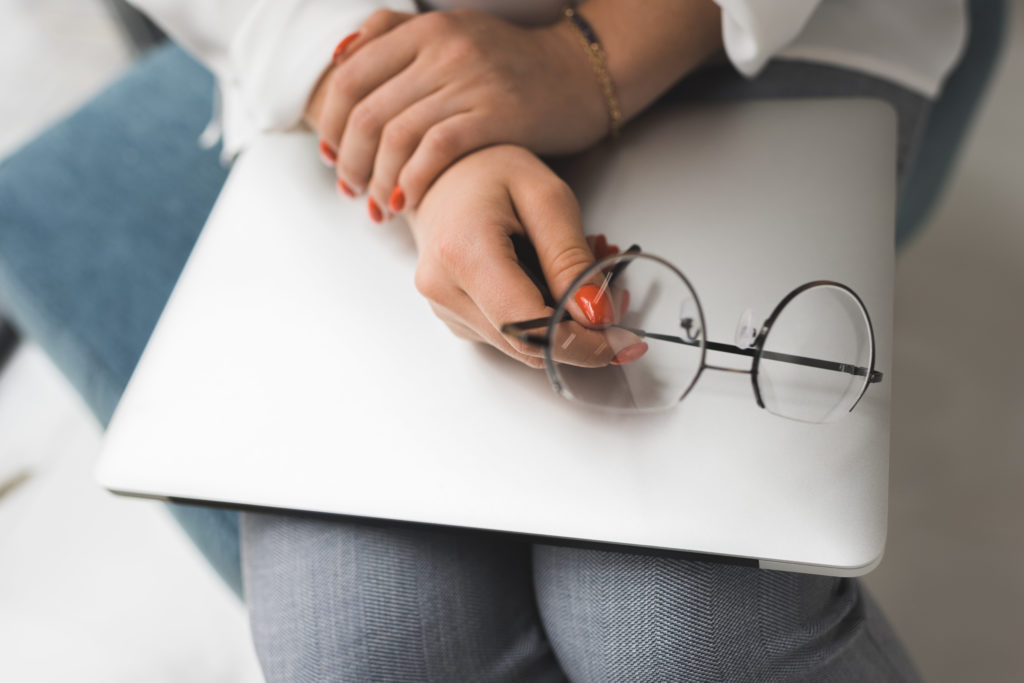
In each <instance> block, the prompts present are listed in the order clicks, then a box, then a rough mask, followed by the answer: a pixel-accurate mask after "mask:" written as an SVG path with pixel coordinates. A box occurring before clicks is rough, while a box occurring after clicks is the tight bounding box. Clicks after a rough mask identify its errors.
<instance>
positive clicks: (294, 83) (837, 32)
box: [131, 0, 966, 156]
mask: <svg viewBox="0 0 1024 683" xmlns="http://www.w3.org/2000/svg"><path fill="white" fill-rule="evenodd" d="M131 2H133V4H135V5H137V6H138V7H139V8H140V9H142V10H143V11H144V12H146V13H147V14H148V15H149V16H150V17H152V18H153V19H154V21H156V22H157V23H159V24H160V25H161V27H163V28H164V30H165V31H166V32H167V33H168V35H170V36H171V37H172V38H174V39H175V40H176V41H177V42H178V43H180V44H181V45H182V46H183V47H185V49H187V50H188V51H189V52H191V53H192V54H193V55H194V56H195V57H196V58H198V59H199V60H200V61H202V62H203V63H204V64H206V66H207V67H208V68H209V69H210V70H211V71H213V73H214V74H215V75H216V76H217V80H218V83H219V85H220V117H219V122H220V125H221V127H222V132H223V140H224V151H225V154H226V155H228V156H231V155H233V154H235V153H236V152H238V151H239V150H241V149H242V148H244V146H245V145H246V143H247V142H248V141H249V140H251V139H252V137H253V136H254V135H255V134H257V133H259V132H261V131H269V130H285V129H288V128H291V127H293V126H295V125H297V124H298V123H299V122H300V121H301V120H302V114H303V111H304V108H305V105H306V100H307V99H308V97H309V94H310V91H311V90H312V89H313V86H314V85H316V82H317V80H318V79H319V77H320V75H321V74H322V73H323V71H324V69H325V68H326V67H327V65H328V63H329V61H330V57H331V54H332V52H333V50H334V47H335V45H336V44H337V43H338V41H340V40H341V39H342V38H343V37H344V36H346V35H348V34H349V33H351V32H352V31H354V30H356V29H357V28H358V27H359V25H360V24H361V23H362V22H363V21H364V20H365V19H366V18H367V17H368V16H369V15H370V14H371V13H372V12H373V11H374V10H376V9H380V8H382V7H383V8H388V9H392V10H397V11H405V12H415V11H417V10H416V6H415V2H414V0H220V1H219V2H211V1H210V0H131ZM715 2H717V3H718V4H719V6H720V7H721V8H722V32H723V39H724V42H725V50H726V54H727V55H728V56H729V59H730V61H731V62H732V63H733V64H734V65H735V67H736V68H737V69H738V70H739V71H740V72H741V73H743V74H745V75H747V76H755V75H756V74H757V73H758V72H759V71H760V69H761V68H762V67H763V66H764V65H765V64H766V63H767V62H768V61H769V60H770V59H772V58H773V57H783V58H788V59H798V60H804V61H812V62H819V63H825V64H831V65H835V66H840V67H845V68H848V69H853V70H855V71H862V72H865V73H869V74H872V75H875V76H879V77H881V78H884V79H887V80H891V81H893V82H895V83H898V84H900V85H903V86H905V87H907V88H909V89H911V90H914V91H916V92H919V93H921V94H922V95H925V96H927V97H934V96H935V95H936V94H937V93H938V92H939V90H940V89H941V87H942V83H943V80H944V79H945V77H946V75H947V74H948V72H949V71H950V69H951V68H952V66H953V65H954V64H955V63H956V60H957V59H958V57H959V55H960V52H961V50H962V49H963V44H964V41H965V37H966V8H965V3H966V0H715ZM431 4H432V5H433V6H434V7H436V8H438V9H452V8H455V7H469V8H475V9H481V10H485V11H490V12H492V13H494V14H497V15H500V16H505V17H506V18H508V19H510V20H513V21H517V22H521V23H543V22H546V21H553V20H556V19H557V17H558V14H559V12H560V10H561V8H562V7H564V6H565V4H566V3H565V0H435V2H433V3H431ZM635 7H636V8H637V11H643V9H642V7H643V5H642V4H639V3H638V4H636V5H635Z"/></svg>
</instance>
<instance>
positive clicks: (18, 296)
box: [0, 47, 242, 595]
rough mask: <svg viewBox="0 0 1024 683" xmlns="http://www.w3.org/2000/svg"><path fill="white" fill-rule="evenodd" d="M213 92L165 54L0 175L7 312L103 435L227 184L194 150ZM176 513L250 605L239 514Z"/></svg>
mask: <svg viewBox="0 0 1024 683" xmlns="http://www.w3.org/2000/svg"><path fill="white" fill-rule="evenodd" d="M212 92H213V80H212V78H211V76H210V74H209V73H208V72H207V71H206V70H205V69H203V68H202V67H200V66H199V65H197V64H196V63H195V62H193V61H192V60H191V59H189V58H188V57H186V56H185V54H184V53H183V52H181V51H180V50H178V49H177V48H173V47H168V48H163V49H161V50H158V51H156V52H154V53H151V54H150V55H149V56H147V57H146V58H144V59H143V60H141V62H140V63H139V64H138V65H137V66H135V67H134V68H133V69H131V70H130V71H129V72H128V73H127V75H125V76H124V77H123V78H122V79H120V80H119V81H118V82H117V83H115V84H114V85H113V86H112V87H110V88H109V89H108V90H106V91H105V92H103V93H101V94H100V95H99V96H98V97H96V98H95V99H93V100H92V101H91V102H89V103H88V104H87V105H86V106H84V107H83V108H82V109H80V110H79V111H77V112H76V113H75V114H74V115H72V116H71V117H70V118H68V119H67V120H65V121H63V122H61V123H59V124H57V125H56V126H54V127H53V128H51V129H50V130H48V131H46V132H45V133H43V134H42V135H41V136H40V137H38V138H37V139H35V140H33V141H32V142H31V143H29V144H28V145H27V146H25V147H24V148H22V149H21V150H19V151H17V152H16V153H15V154H13V155H12V156H11V157H9V158H8V159H6V160H5V161H4V162H3V163H2V164H0V303H2V305H0V309H3V310H5V311H6V312H7V314H8V315H10V316H12V317H13V318H14V320H15V322H16V324H17V326H18V327H19V328H20V329H21V330H22V332H23V333H25V334H26V335H28V336H29V337H30V338H32V339H34V340H35V341H37V342H38V343H39V344H40V345H41V346H42V347H43V349H44V350H45V351H46V352H47V353H48V354H49V356H50V357H51V358H52V359H53V360H54V362H55V363H56V364H57V366H58V367H59V368H60V370H61V371H62V372H63V373H64V375H66V376H67V378H68V379H69V380H70V381H71V383H72V385H73V386H74V387H75V389H77V390H78V392H79V393H81V395H82V397H83V398H84V399H85V402H86V403H87V404H88V406H89V408H90V409H91V410H92V412H93V414H94V415H95V416H96V419H97V420H99V422H100V424H102V425H104V426H105V425H106V424H107V422H108V421H109V420H110V416H111V414H112V413H113V411H114V407H115V406H116V405H117V402H118V399H119V398H120V397H121V392H122V391H123V390H124V387H125V385H126V384H127V382H128V378H129V377H130V376H131V373H132V370H133V369H134V368H135V364H136V362H137V361H138V359H139V356H140V355H141V353H142V349H143V347H144V346H145V344H146V341H147V340H148V339H149V335H150V332H152V330H153V326H154V325H155V324H156V320H157V318H158V317H159V315H160V312H161V311H162V310H163V307H164V304H165V303H166V301H167V297H168V295H169V294H170V292H171V289H172V287H173V286H174V283H175V281H176V280H177V278H178V274H179V273H180V272H181V268H182V266H183V265H184V263H185V260H186V259H187V258H188V255H189V252H190V251H191V250H192V245H193V244H194V243H195V240H196V237H197V236H198V234H199V231H200V229H201V228H202V227H203V223H205V221H206V216H207V214H208V213H209V212H210V208H211V207H212V206H213V202H214V200H215V199H216V198H217V194H218V193H219V192H220V188H221V186H222V185H223V184H224V180H225V178H226V177H227V169H225V168H223V167H222V166H221V165H220V163H219V162H218V157H217V152H216V151H213V150H211V151H206V152H203V151H200V149H199V148H198V146H197V144H196V140H197V138H198V137H199V134H200V132H202V130H203V127H204V126H205V125H206V122H207V121H208V119H209V116H210V108H211V102H210V96H211V93H212ZM169 507H170V511H171V513H172V514H173V515H174V516H175V518H176V519H177V520H178V521H179V522H180V523H181V525H182V527H184V529H185V530H186V532H188V534H189V535H190V536H191V538H192V539H193V541H195V543H196V545H198V546H199V548H200V549H201V550H202V552H203V553H204V555H205V556H206V557H207V559H208V560H209V561H210V563H211V564H212V565H213V566H214V568H215V569H216V570H217V571H218V572H219V573H220V575H221V576H222V577H223V578H224V580H225V581H227V583H228V584H229V585H230V586H231V587H232V588H233V589H234V590H235V591H236V593H238V594H239V595H241V591H242V580H241V567H240V565H239V559H238V558H239V550H238V513H237V512H234V511H228V510H215V509H210V508H202V507H192V506H182V505H171V506H169Z"/></svg>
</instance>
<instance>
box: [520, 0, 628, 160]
mask: <svg viewBox="0 0 1024 683" xmlns="http://www.w3.org/2000/svg"><path fill="white" fill-rule="evenodd" d="M534 30H535V31H536V32H537V34H538V35H539V37H540V38H541V42H542V45H543V49H544V52H545V54H546V56H547V59H546V63H548V64H551V65H552V67H554V68H553V72H555V73H557V74H558V75H557V76H556V77H554V78H552V79H551V81H552V86H553V87H555V88H558V90H559V91H560V92H561V93H563V97H566V98H567V100H566V102H567V104H566V111H565V112H564V113H563V114H562V118H563V120H564V122H565V124H566V126H568V127H571V128H572V129H575V130H576V131H577V134H578V135H579V136H580V137H582V138H584V139H587V140H588V142H589V143H593V142H596V141H598V140H600V139H601V138H603V137H605V136H606V135H607V134H608V132H609V130H610V124H609V114H608V106H607V104H606V101H605V96H604V94H603V92H602V89H601V82H600V80H599V79H598V76H597V74H596V73H595V72H594V66H593V64H592V63H591V61H590V57H588V55H587V52H586V49H585V48H584V46H583V45H581V44H580V38H579V35H578V34H577V33H576V29H574V28H573V27H572V26H571V25H570V24H569V22H568V21H566V20H565V19H564V18H561V19H559V20H558V21H557V22H555V23H554V24H551V25H548V26H543V27H540V28H537V29H534Z"/></svg>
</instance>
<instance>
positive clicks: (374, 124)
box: [348, 102, 381, 134]
mask: <svg viewBox="0 0 1024 683" xmlns="http://www.w3.org/2000/svg"><path fill="white" fill-rule="evenodd" d="M348 121H349V125H351V126H352V127H353V128H354V129H355V131H356V132H358V133H362V134H373V133H376V132H377V131H378V130H379V129H380V125H381V124H380V121H379V117H378V114H377V112H376V111H375V110H374V108H373V107H372V106H371V105H369V104H367V103H365V102H362V103H360V104H357V105H356V106H355V107H354V108H353V109H352V113H351V114H349V117H348Z"/></svg>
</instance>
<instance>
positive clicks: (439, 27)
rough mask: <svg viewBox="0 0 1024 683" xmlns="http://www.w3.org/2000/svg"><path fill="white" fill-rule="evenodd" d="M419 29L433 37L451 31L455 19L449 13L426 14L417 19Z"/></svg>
mask: <svg viewBox="0 0 1024 683" xmlns="http://www.w3.org/2000/svg"><path fill="white" fill-rule="evenodd" d="M416 23H417V24H419V27H420V28H421V29H423V30H424V31H426V32H427V33H430V34H432V35H437V34H439V33H441V32H447V31H449V30H451V28H452V26H453V25H454V23H455V22H454V21H453V17H452V16H450V14H449V13H448V12H424V13H423V14H421V15H419V16H418V17H416Z"/></svg>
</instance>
